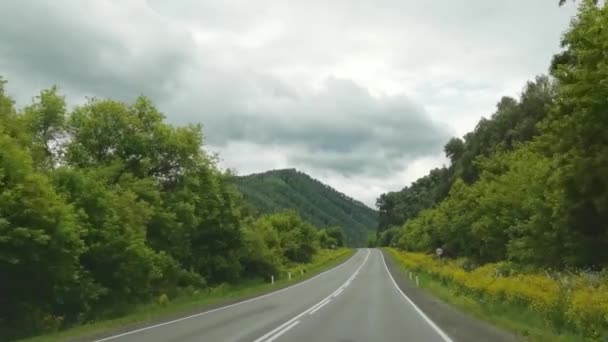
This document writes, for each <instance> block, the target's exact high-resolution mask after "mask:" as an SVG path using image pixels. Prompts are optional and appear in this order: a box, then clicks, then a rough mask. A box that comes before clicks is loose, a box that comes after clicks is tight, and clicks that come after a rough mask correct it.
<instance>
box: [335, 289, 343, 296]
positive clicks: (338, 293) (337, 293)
mask: <svg viewBox="0 0 608 342" xmlns="http://www.w3.org/2000/svg"><path fill="white" fill-rule="evenodd" d="M342 291H344V289H340V291H338V292H336V294H334V297H338V295H340V293H342Z"/></svg>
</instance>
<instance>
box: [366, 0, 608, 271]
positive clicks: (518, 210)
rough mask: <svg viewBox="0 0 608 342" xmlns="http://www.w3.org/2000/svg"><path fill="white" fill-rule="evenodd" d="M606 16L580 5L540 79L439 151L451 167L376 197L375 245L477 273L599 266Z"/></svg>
mask: <svg viewBox="0 0 608 342" xmlns="http://www.w3.org/2000/svg"><path fill="white" fill-rule="evenodd" d="M607 25H608V8H607V7H606V6H605V5H597V4H596V3H595V2H594V1H584V2H582V3H581V4H580V6H579V10H578V14H577V16H576V17H575V19H574V20H573V22H572V23H571V27H570V29H569V31H568V32H566V33H565V34H564V36H563V39H562V47H563V50H562V51H561V52H560V53H558V54H557V55H555V56H554V57H553V60H552V62H551V65H550V75H549V76H539V77H537V78H536V79H535V80H534V81H530V82H528V84H527V85H526V87H525V88H524V90H523V92H522V93H521V96H520V97H519V99H513V98H509V97H504V98H502V99H501V100H500V102H499V103H498V105H497V110H496V112H495V113H494V114H493V115H492V116H491V118H490V119H481V120H480V121H479V123H478V124H477V126H476V127H475V129H474V130H473V131H472V132H470V133H468V134H466V135H465V136H464V139H459V138H453V139H451V140H450V141H449V142H448V143H447V144H446V145H445V148H444V151H445V153H446V156H447V157H448V158H449V159H450V165H449V166H448V167H443V168H439V169H435V170H432V171H431V172H430V173H429V174H428V175H427V176H425V177H422V178H421V179H418V180H417V181H415V182H414V183H412V184H411V185H410V186H408V187H406V188H404V189H403V190H401V191H398V192H392V193H387V194H383V195H382V196H380V198H379V199H378V201H377V205H378V207H379V210H380V212H379V225H378V243H379V244H381V245H395V246H398V247H400V248H402V249H406V250H412V251H426V252H432V251H434V250H435V249H436V248H438V247H442V248H443V249H445V251H446V253H447V254H448V255H451V256H465V257H469V258H471V259H473V260H475V261H477V262H494V261H501V260H509V261H514V262H517V263H520V264H525V265H532V266H535V267H553V268H564V267H592V268H599V267H605V266H606V265H608V248H606V247H607V246H608V178H606V175H608V83H607V82H608V81H607V80H608V55H606V53H605V51H608V30H606V29H605V28H606V26H607Z"/></svg>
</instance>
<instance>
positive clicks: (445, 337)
mask: <svg viewBox="0 0 608 342" xmlns="http://www.w3.org/2000/svg"><path fill="white" fill-rule="evenodd" d="M379 253H380V256H382V263H384V269H386V273H388V276H389V277H390V278H391V280H392V281H393V285H395V288H397V290H398V291H399V293H401V295H402V296H403V298H405V300H407V302H408V303H410V304H411V305H412V307H413V308H414V310H416V312H417V313H418V314H419V315H420V316H421V317H422V318H423V319H424V320H425V321H426V322H427V323H428V324H429V325H430V326H431V328H433V330H435V332H437V334H439V336H441V338H442V339H443V340H444V341H445V342H454V341H453V340H452V339H451V338H450V337H449V336H448V335H447V334H446V333H445V332H443V330H441V328H439V327H438V326H437V324H435V322H433V321H432V320H431V319H430V318H429V317H428V316H427V315H425V314H424V312H422V310H420V308H419V307H418V306H417V305H416V304H414V302H413V301H412V300H411V299H410V298H409V297H408V296H406V295H405V293H403V291H402V290H401V288H399V285H397V282H396V281H395V278H393V275H392V274H391V272H390V271H389V270H388V266H386V261H385V260H384V255H383V253H382V252H379Z"/></svg>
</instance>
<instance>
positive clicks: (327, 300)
mask: <svg viewBox="0 0 608 342" xmlns="http://www.w3.org/2000/svg"><path fill="white" fill-rule="evenodd" d="M334 293H335V292H334ZM330 300H331V299H330V298H325V299H324V300H322V301H320V302H318V303H317V304H315V305H313V306H312V307H311V308H310V309H309V310H314V309H316V308H317V307H318V306H320V305H323V304H325V303H326V302H329V301H330Z"/></svg>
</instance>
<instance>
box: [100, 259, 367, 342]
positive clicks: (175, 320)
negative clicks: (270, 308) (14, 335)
mask: <svg viewBox="0 0 608 342" xmlns="http://www.w3.org/2000/svg"><path fill="white" fill-rule="evenodd" d="M358 254H359V252H357V253H355V255H353V256H351V257H350V258H349V259H348V260H347V261H345V262H343V263H342V264H340V265H338V266H335V267H333V268H330V269H329V270H327V271H324V272H322V273H319V274H317V275H316V276H314V277H312V278H309V279H306V280H304V281H302V282H299V283H297V284H293V285H291V286H288V287H285V288H282V289H279V290H276V291H272V292H270V293H267V294H264V295H261V296H257V297H253V298H250V299H247V300H244V301H242V302H238V303H234V304H230V305H226V306H222V307H219V308H215V309H211V310H208V311H204V312H200V313H197V314H194V315H190V316H186V317H182V318H178V319H174V320H171V321H167V322H163V323H159V324H155V325H150V326H147V327H143V328H139V329H135V330H131V331H127V332H125V333H122V334H118V335H113V336H108V337H105V338H102V339H99V340H95V341H93V342H103V341H109V340H113V339H116V338H119V337H123V336H127V335H132V334H136V333H139V332H142V331H146V330H150V329H154V328H158V327H162V326H165V325H169V324H173V323H177V322H181V321H185V320H188V319H191V318H196V317H200V316H203V315H206V314H210V313H214V312H217V311H221V310H224V309H228V308H232V307H235V306H238V305H241V304H246V303H251V302H254V301H257V300H260V299H263V298H266V297H270V296H273V295H276V294H278V293H281V292H284V291H287V290H289V289H293V288H295V287H298V286H301V285H304V284H306V283H308V282H310V281H312V280H314V279H317V278H319V277H321V276H323V275H325V274H327V273H329V272H331V271H335V270H337V269H339V268H342V267H343V266H344V265H346V264H347V263H349V262H350V261H351V260H354V257H355V256H356V255H358ZM368 256H369V251H368Z"/></svg>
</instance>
